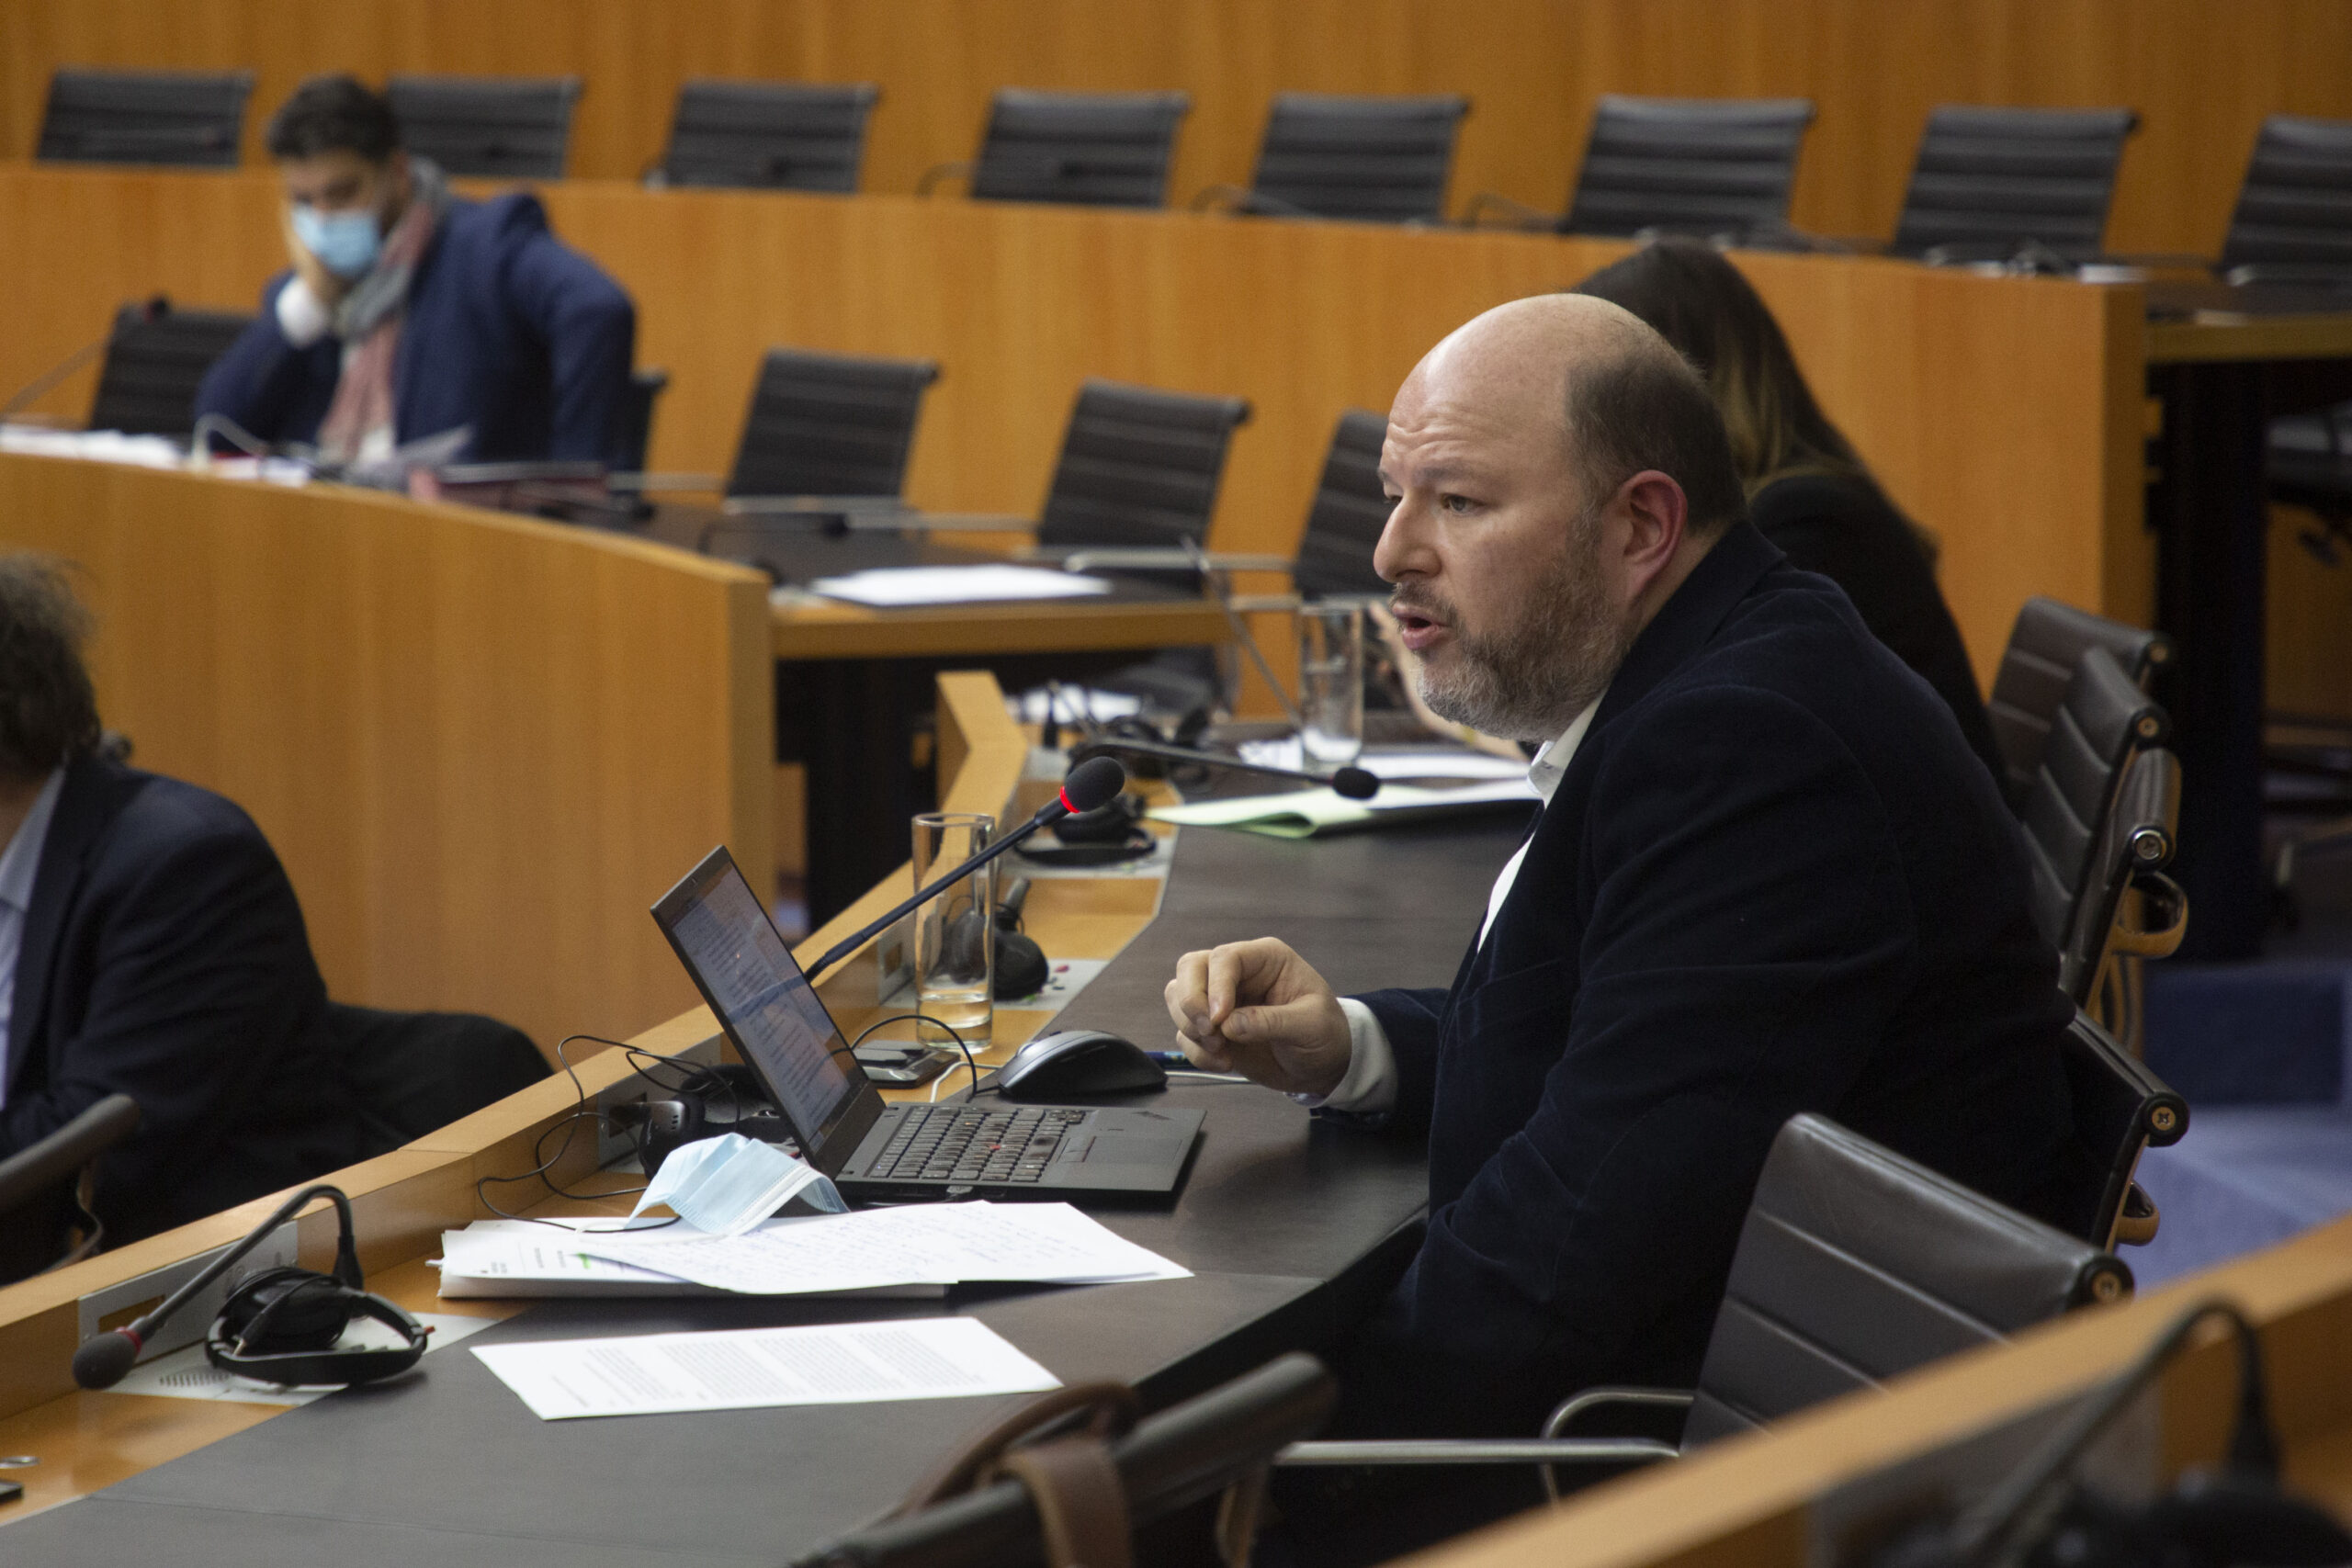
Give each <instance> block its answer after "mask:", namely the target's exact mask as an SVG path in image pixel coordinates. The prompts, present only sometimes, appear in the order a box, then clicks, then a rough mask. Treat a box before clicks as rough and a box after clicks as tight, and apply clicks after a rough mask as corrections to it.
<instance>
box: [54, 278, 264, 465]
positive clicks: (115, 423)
mask: <svg viewBox="0 0 2352 1568" xmlns="http://www.w3.org/2000/svg"><path fill="white" fill-rule="evenodd" d="M252 324H253V318H252V317H251V316H240V315H234V314H232V313H229V312H226V311H218V310H173V309H172V308H171V307H170V306H169V305H164V306H163V307H161V308H160V309H158V308H157V307H156V306H155V305H154V304H153V303H143V304H136V305H125V306H124V307H122V309H121V310H118V311H116V312H115V318H114V331H113V332H112V333H110V334H108V336H107V353H106V359H105V361H104V363H103V364H101V366H100V367H99V369H98V391H97V396H96V397H95V398H94V399H92V400H91V402H90V421H89V427H90V428H91V429H92V430H119V431H122V432H124V433H125V434H130V435H172V436H183V435H186V434H188V433H189V432H191V431H193V430H194V429H195V428H196V392H197V388H198V386H200V385H201V384H202V383H203V380H204V373H205V372H206V371H207V370H209V369H210V368H211V367H212V362H213V361H214V360H216V359H218V358H220V356H221V355H223V354H226V353H227V352H229V345H230V344H232V343H234V342H236V341H237V336H238V334H239V333H243V331H244V330H245V329H246V328H247V327H248V326H251V325H252Z"/></svg>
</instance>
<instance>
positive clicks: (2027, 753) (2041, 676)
mask: <svg viewBox="0 0 2352 1568" xmlns="http://www.w3.org/2000/svg"><path fill="white" fill-rule="evenodd" d="M2086 648H2103V649H2107V650H2108V652H2109V653H2111V654H2113V655H2114V656H2115V660H2116V662H2117V663H2119V664H2120V665H2122V666H2123V668H2124V670H2125V671H2126V672H2128V673H2129V674H2130V675H2131V678H2132V679H2133V680H2134V681H2136V682H2139V683H2140V684H2141V685H2142V686H2145V685H2146V684H2147V683H2148V681H2149V678H2150V677H2151V676H2152V675H2154V673H2155V671H2156V670H2157V669H2158V668H2159V667H2161V666H2163V665H2164V664H2166V663H2168V662H2170V660H2171V659H2172V642H2171V639H2170V638H2168V637H2165V635H2164V634H2163V633H2162V632H2152V631H2149V630H2147V629H2145V628H2144V627H2141V626H2126V625H2125V624H2124V623H2122V622H2121V621H2111V620H2109V619H2108V618H2107V617H2106V616H2105V615H2093V614H2091V613H2090V612H2089V611H2088V610H2077V609H2075V607H2074V606H2073V605H2072V604H2060V603H2059V602H2058V601H2057V600H2055V599H2044V598H2040V597H2036V598H2032V599H2029V600H2027V601H2026V602H2025V606H2024V607H2023V608H2022V609H2020V610H2018V618H2017V622H2016V624H2015V625H2014V626H2011V627H2010V628H2009V641H2008V646H2007V648H2005V649H2002V650H2001V668H2000V671H1999V672H1998V673H1997V674H1996V675H1995V676H1994V678H1993V695H1992V697H1991V699H1990V700H1989V701H1988V702H1987V703H1986V704H1985V708H1986V710H1987V712H1989V713H1990V715H1991V716H1992V720H1993V740H1994V743H1995V744H1996V746H1997V747H1998V748H1999V749H2000V752H2001V762H2002V769H2003V774H2004V776H2003V778H2002V781H2001V784H2002V788H2003V790H2004V791H2005V792H2006V793H2007V795H2008V797H2009V805H2010V806H2011V807H2017V808H2022V807H2023V806H2024V804H2025V796H2026V791H2028V790H2029V789H2030V788H2031V787H2032V786H2033V776H2034V772H2035V770H2036V769H2038V768H2040V767H2041V748H2042V743H2043V741H2044V740H2045V739H2048V737H2049V734H2050V721H2051V720H2052V718H2054V717H2056V716H2057V714H2058V705H2059V704H2060V703H2062V702H2064V701H2065V698H2066V682H2068V681H2070V680H2072V679H2074V675H2075V660H2078V659H2080V658H2081V657H2082V656H2083V650H2084V649H2086Z"/></svg>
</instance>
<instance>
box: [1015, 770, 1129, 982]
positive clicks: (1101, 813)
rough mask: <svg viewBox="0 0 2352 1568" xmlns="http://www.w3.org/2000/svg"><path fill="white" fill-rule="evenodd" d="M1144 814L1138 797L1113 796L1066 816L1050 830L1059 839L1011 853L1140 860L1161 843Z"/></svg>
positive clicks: (1077, 860)
mask: <svg viewBox="0 0 2352 1568" xmlns="http://www.w3.org/2000/svg"><path fill="white" fill-rule="evenodd" d="M1143 814H1144V804H1143V801H1142V799H1141V798H1140V797H1139V796H1136V795H1125V794H1122V795H1113V796H1112V797H1111V799H1110V801H1109V803H1108V804H1106V805H1103V806H1099V807H1095V808H1094V809H1093V810H1091V811H1084V812H1080V813H1079V814H1078V815H1077V816H1075V817H1065V818H1062V819H1061V820H1060V821H1058V822H1057V823H1055V824H1054V825H1053V827H1052V828H1050V829H1047V831H1049V832H1051V833H1052V834H1053V835H1054V837H1055V838H1056V839H1057V840H1059V842H1057V843H1055V844H1050V845H1046V846H1045V847H1042V848H1041V847H1039V846H1038V844H1037V843H1036V842H1035V840H1031V841H1030V842H1028V843H1025V844H1023V845H1022V846H1021V847H1020V848H1019V849H1017V850H1015V851H1013V853H1014V854H1017V855H1019V856H1020V857H1021V858H1022V859H1023V860H1027V861H1035V862H1036V863H1038V864H1039V865H1055V866H1085V865H1118V864H1121V863H1124V862H1126V861H1131V860H1141V859H1143V857H1144V856H1146V855H1148V854H1149V853H1151V852H1152V851H1153V849H1155V848H1156V847H1157V846H1158V845H1159V840H1158V839H1157V838H1154V837H1153V836H1152V833H1151V830H1150V829H1148V828H1146V827H1145V826H1144V825H1143ZM1021 994H1023V995H1025V994H1026V993H1025V992H1024V993H1021Z"/></svg>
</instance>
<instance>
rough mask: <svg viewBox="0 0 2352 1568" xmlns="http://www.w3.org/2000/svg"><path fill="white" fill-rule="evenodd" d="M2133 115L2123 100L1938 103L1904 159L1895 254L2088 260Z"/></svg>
mask: <svg viewBox="0 0 2352 1568" xmlns="http://www.w3.org/2000/svg"><path fill="white" fill-rule="evenodd" d="M2139 123H2140V117H2139V116H2138V115H2136V114H2134V113H2133V112H2132V111H2131V110H2130V109H2020V108H1978V107H1963V106H1959V105H1951V104H1947V105H1945V106H1943V107H1940V108H1938V109H1937V110H1936V111H1935V112H1934V113H1932V114H1930V115H1929V116H1928V129H1927V130H1926V132H1925V133H1924V134H1923V135H1922V136H1921V137H1920V138H1919V154H1918V158H1917V161H1916V162H1915V163H1914V164H1912V166H1911V185H1910V188H1909V189H1908V190H1907V191H1905V193H1904V197H1903V216H1902V218H1901V220H1899V221H1898V222H1897V223H1896V225H1895V231H1894V250H1895V252H1896V254H1901V255H1906V256H1917V257H1919V258H1921V259H1922V260H1925V261H1929V262H1970V261H2008V260H2010V259H2012V258H2014V257H2018V256H2019V255H2021V254H2023V255H2025V256H2027V257H2028V258H2029V259H2031V258H2033V257H2037V256H2039V257H2045V258H2047V259H2048V260H2049V261H2050V262H2051V263H2052V264H2053V265H2054V264H2056V263H2061V262H2063V263H2066V264H2075V263H2081V262H2086V261H2089V260H2091V259H2092V258H2093V257H2095V256H2097V255H2098V254H2099V251H2100V249H2101V246H2102V243H2103V241H2104V239H2105V236H2106V233H2107V209H2108V204H2109V201H2110V200H2111V199H2112V197H2114V195H2115V171H2116V166H2117V165H2118V164H2120V163H2121V162H2122V160H2123V141H2124V138H2126V137H2128V136H2130V135H2131V132H2132V131H2133V130H2135V129H2136V128H2137V127H2138V125H2139Z"/></svg>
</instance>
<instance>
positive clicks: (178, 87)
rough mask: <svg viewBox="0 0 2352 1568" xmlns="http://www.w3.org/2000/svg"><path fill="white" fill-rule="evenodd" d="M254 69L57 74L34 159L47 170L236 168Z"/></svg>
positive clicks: (51, 87)
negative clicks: (63, 166) (66, 166)
mask: <svg viewBox="0 0 2352 1568" xmlns="http://www.w3.org/2000/svg"><path fill="white" fill-rule="evenodd" d="M253 90H254V73H252V72H250V71H220V72H198V71H58V72H54V73H51V76H50V78H49V107H48V108H47V109H45V110H44V111H43V112H42V114H41V120H40V141H39V143H38V144H37V145H36V147H35V150H34V152H33V156H34V157H35V158H37V159H39V160H40V162H42V163H44V164H50V163H74V164H173V165H176V166H180V167H189V168H204V169H233V168H235V167H236V166H237V143H238V141H239V139H240V138H241V137H242V135H243V131H244V125H245V100H246V98H248V97H250V96H252V94H253Z"/></svg>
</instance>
